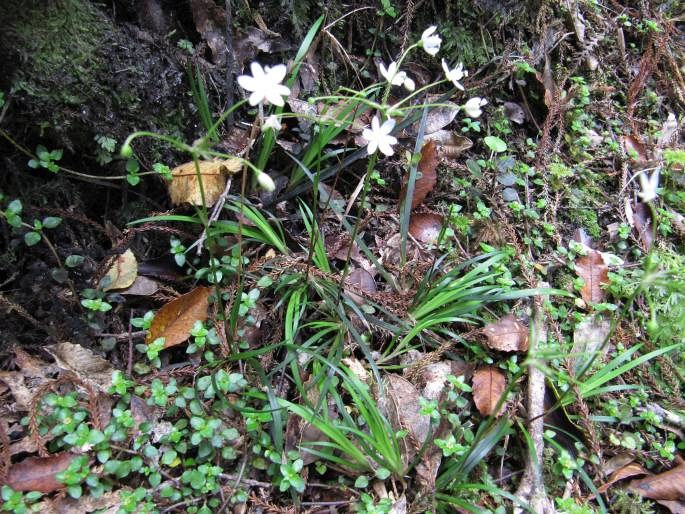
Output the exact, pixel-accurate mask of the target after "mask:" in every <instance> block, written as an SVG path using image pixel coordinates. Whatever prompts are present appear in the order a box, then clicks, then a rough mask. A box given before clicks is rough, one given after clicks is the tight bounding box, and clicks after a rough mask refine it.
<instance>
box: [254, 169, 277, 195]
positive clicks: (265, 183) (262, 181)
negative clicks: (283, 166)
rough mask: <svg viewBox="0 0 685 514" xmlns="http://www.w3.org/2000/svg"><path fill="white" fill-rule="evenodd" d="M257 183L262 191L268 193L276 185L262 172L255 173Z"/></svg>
mask: <svg viewBox="0 0 685 514" xmlns="http://www.w3.org/2000/svg"><path fill="white" fill-rule="evenodd" d="M257 182H258V183H259V185H260V186H261V188H262V189H264V190H265V191H268V192H269V193H270V192H271V191H273V190H274V189H276V184H275V183H274V181H273V179H272V178H271V177H270V176H269V175H267V174H266V173H264V172H263V171H260V172H259V173H257Z"/></svg>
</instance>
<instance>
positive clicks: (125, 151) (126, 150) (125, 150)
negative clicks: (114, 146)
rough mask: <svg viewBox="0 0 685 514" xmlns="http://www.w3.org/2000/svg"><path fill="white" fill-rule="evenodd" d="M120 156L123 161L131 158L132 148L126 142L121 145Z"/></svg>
mask: <svg viewBox="0 0 685 514" xmlns="http://www.w3.org/2000/svg"><path fill="white" fill-rule="evenodd" d="M121 156H122V157H123V158H124V159H129V158H130V157H132V156H133V148H131V145H130V144H129V143H128V141H127V142H126V143H124V144H123V145H121Z"/></svg>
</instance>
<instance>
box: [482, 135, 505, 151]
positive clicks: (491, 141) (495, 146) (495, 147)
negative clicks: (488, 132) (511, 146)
mask: <svg viewBox="0 0 685 514" xmlns="http://www.w3.org/2000/svg"><path fill="white" fill-rule="evenodd" d="M483 141H484V142H485V144H486V145H487V147H488V148H489V149H490V150H492V151H493V152H495V153H502V152H506V151H507V144H506V143H505V142H504V141H502V140H501V139H500V138H498V137H497V136H487V137H485V138H483Z"/></svg>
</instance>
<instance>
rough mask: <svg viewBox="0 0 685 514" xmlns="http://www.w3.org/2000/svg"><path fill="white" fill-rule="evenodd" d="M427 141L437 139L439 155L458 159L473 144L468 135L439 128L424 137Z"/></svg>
mask: <svg viewBox="0 0 685 514" xmlns="http://www.w3.org/2000/svg"><path fill="white" fill-rule="evenodd" d="M424 140H425V141H435V142H436V143H437V144H438V156H440V157H447V158H448V159H456V158H457V157H459V156H460V155H461V154H462V153H464V152H465V151H466V150H468V149H469V148H471V147H472V146H473V141H471V140H470V139H469V138H468V137H466V136H463V135H461V134H459V133H458V132H455V131H453V130H438V131H437V132H433V133H432V134H428V135H426V136H425V137H424Z"/></svg>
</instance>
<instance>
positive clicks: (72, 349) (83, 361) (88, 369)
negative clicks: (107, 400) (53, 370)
mask: <svg viewBox="0 0 685 514" xmlns="http://www.w3.org/2000/svg"><path fill="white" fill-rule="evenodd" d="M46 350H47V351H48V353H49V354H50V355H52V356H53V357H54V358H55V362H56V363H57V366H59V367H60V368H62V369H63V370H65V371H71V372H72V373H74V374H75V375H76V376H77V377H78V378H79V379H81V380H82V381H83V382H85V383H86V384H90V385H92V386H94V387H95V388H97V389H98V390H100V392H102V393H107V391H108V390H109V388H110V387H112V373H113V371H114V368H113V367H112V365H111V364H110V362H109V361H108V360H107V359H105V358H103V357H100V356H99V355H96V354H94V353H93V352H92V351H90V350H89V349H88V348H84V347H83V346H81V345H79V344H72V343H67V342H65V343H58V344H54V345H52V346H48V347H47V348H46Z"/></svg>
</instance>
